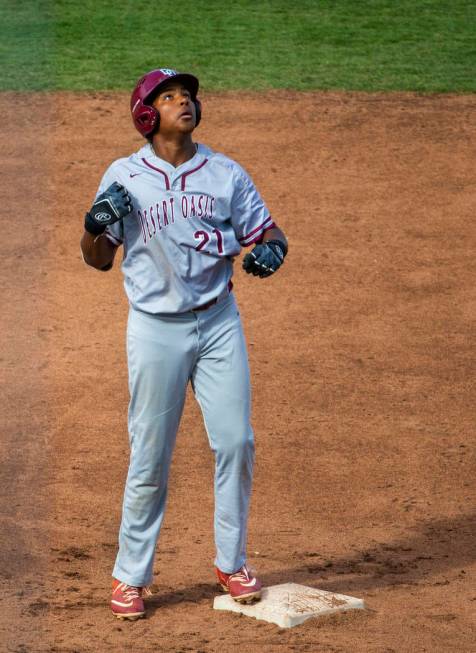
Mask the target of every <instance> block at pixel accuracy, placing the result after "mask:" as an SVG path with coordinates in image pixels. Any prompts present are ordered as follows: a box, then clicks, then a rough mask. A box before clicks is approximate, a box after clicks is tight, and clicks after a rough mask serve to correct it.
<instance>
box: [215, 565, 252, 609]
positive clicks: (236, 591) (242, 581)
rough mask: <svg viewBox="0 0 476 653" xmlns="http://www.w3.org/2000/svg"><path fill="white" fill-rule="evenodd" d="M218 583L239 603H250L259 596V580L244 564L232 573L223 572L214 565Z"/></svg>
mask: <svg viewBox="0 0 476 653" xmlns="http://www.w3.org/2000/svg"><path fill="white" fill-rule="evenodd" d="M215 570H216V574H217V578H218V582H219V584H220V585H221V586H222V588H223V589H224V590H225V592H229V593H230V596H231V598H232V599H235V601H238V602H239V603H252V601H256V600H258V599H259V598H260V597H261V582H260V581H259V580H258V579H257V578H255V577H254V576H253V574H252V573H251V572H250V570H249V569H248V568H247V566H246V565H243V567H241V569H238V570H237V571H235V572H233V573H232V574H225V573H224V572H223V571H220V570H219V569H218V567H215Z"/></svg>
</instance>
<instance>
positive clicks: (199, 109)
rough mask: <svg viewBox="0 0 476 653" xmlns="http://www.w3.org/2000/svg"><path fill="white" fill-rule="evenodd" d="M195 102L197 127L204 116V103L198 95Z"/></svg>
mask: <svg viewBox="0 0 476 653" xmlns="http://www.w3.org/2000/svg"><path fill="white" fill-rule="evenodd" d="M193 103H194V105H195V127H198V123H199V122H200V120H201V118H202V103H201V102H200V100H199V99H198V97H197V98H195V100H194V101H193Z"/></svg>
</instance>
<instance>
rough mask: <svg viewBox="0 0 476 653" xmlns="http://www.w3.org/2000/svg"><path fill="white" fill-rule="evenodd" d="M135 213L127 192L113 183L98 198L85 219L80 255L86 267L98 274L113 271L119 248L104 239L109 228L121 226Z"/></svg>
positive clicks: (119, 185)
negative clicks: (119, 224)
mask: <svg viewBox="0 0 476 653" xmlns="http://www.w3.org/2000/svg"><path fill="white" fill-rule="evenodd" d="M131 211H132V202H131V198H130V197H129V194H128V192H127V190H126V189H125V188H124V186H121V184H119V183H117V182H114V183H113V184H111V185H110V186H109V188H108V189H107V190H105V191H104V193H101V194H100V195H98V197H97V198H96V200H95V202H94V204H93V205H92V207H91V209H90V211H88V212H87V213H86V216H85V218H84V234H83V237H82V238H81V251H82V253H83V258H84V261H85V263H87V264H88V265H91V266H92V267H93V268H96V269H98V270H110V269H111V268H112V263H113V261H114V255H115V253H116V250H117V245H114V244H113V243H112V242H111V241H110V240H109V238H107V236H106V235H105V233H104V232H105V231H106V227H108V226H109V225H112V224H114V223H115V222H118V221H119V220H121V219H122V218H124V217H126V216H127V215H129V213H130V212H131Z"/></svg>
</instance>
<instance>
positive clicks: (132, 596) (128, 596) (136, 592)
mask: <svg viewBox="0 0 476 653" xmlns="http://www.w3.org/2000/svg"><path fill="white" fill-rule="evenodd" d="M143 590H145V591H146V592H147V588H143V587H133V586H132V585H127V583H121V581H120V580H116V579H115V578H114V579H113V581H112V598H111V610H112V614H113V615H114V616H115V617H117V618H118V619H130V620H131V621H135V620H136V619H140V618H141V617H144V616H145V608H144V601H143V600H142V592H143Z"/></svg>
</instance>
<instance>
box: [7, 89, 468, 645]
mask: <svg viewBox="0 0 476 653" xmlns="http://www.w3.org/2000/svg"><path fill="white" fill-rule="evenodd" d="M202 99H203V101H204V116H203V121H202V124H201V125H200V127H199V129H198V130H197V133H196V140H198V141H201V142H204V143H207V144H209V145H211V146H212V147H214V148H216V149H219V150H221V151H223V152H225V153H227V154H229V155H230V156H232V157H233V158H236V159H237V160H238V161H240V162H241V163H242V164H243V165H244V166H245V167H246V168H247V169H248V171H249V172H250V173H251V175H252V176H253V178H254V180H255V182H256V184H257V186H258V188H259V189H260V191H261V193H262V195H263V196H264V198H265V200H266V201H267V203H268V205H269V207H270V209H271V212H272V214H273V216H274V217H275V218H276V220H277V221H278V223H279V224H280V226H282V227H283V228H284V230H285V231H286V233H287V234H288V236H289V243H290V254H289V257H288V258H287V260H286V264H285V265H284V267H283V269H282V271H280V272H279V273H278V274H277V275H276V276H275V277H273V278H270V279H268V280H258V279H255V278H248V277H247V276H245V275H244V273H243V272H242V270H241V268H240V265H239V261H237V263H236V271H235V290H236V296H237V299H238V302H239V304H240V307H241V313H242V317H243V321H244V325H245V331H246V335H247V339H248V345H249V355H250V362H251V369H252V379H253V393H254V427H255V434H256V444H257V456H256V473H255V482H254V492H253V501H252V511H251V518H250V528H249V562H250V563H251V566H252V567H254V568H255V569H256V570H257V571H258V572H259V574H260V576H261V578H262V580H263V581H264V583H265V584H277V583H284V582H296V583H302V584H305V585H309V586H311V587H317V588H320V589H324V590H330V591H336V592H341V593H344V594H351V595H354V596H358V597H361V598H363V599H364V600H365V602H366V604H367V606H368V610H367V611H365V612H363V613H355V614H351V613H349V614H347V615H338V616H337V617H333V618H327V619H320V620H312V621H308V622H306V623H305V624H304V625H302V626H298V627H296V628H295V629H292V630H286V631H285V630H280V629H279V628H277V627H275V626H273V625H271V624H266V623H260V622H257V621H255V620H251V619H246V618H243V617H241V618H240V617H238V616H237V615H234V614H224V613H222V612H215V611H213V610H212V603H213V597H214V596H215V594H216V592H217V588H216V586H215V584H214V577H213V568H212V562H213V556H214V548H213V538H212V513H213V483H212V477H213V459H212V454H211V452H210V450H209V447H208V443H207V439H206V436H205V432H204V428H203V425H202V421H201V418H200V414H199V410H198V409H197V407H196V405H195V403H194V401H193V398H192V397H189V400H188V402H187V407H186V412H185V415H184V418H183V421H182V425H181V430H180V434H179V437H178V443H177V448H176V451H175V457H174V463H173V468H172V474H171V479H170V486H169V487H170V490H169V501H168V511H167V515H166V520H165V525H164V528H163V530H162V535H161V539H160V541H159V546H158V551H157V559H156V577H155V594H154V596H153V597H152V598H151V599H150V600H149V602H148V604H149V613H148V618H147V619H146V620H143V621H140V622H136V623H133V624H127V623H126V624H123V623H120V622H118V621H116V620H114V619H113V617H112V616H111V615H110V613H109V607H108V601H109V592H110V573H111V569H112V565H113V561H114V557H115V553H116V540H117V530H118V526H119V520H120V510H121V501H122V492H123V484H124V479H125V474H126V470H127V464H128V440H127V429H126V414H127V401H128V390H127V368H126V361H125V347H124V333H125V325H126V317H127V304H126V300H125V297H124V293H123V289H122V278H121V273H120V270H119V266H118V265H117V264H116V266H115V269H114V270H113V271H112V272H110V273H99V272H97V271H95V270H93V269H91V268H87V267H86V266H85V265H84V263H83V262H82V259H81V255H80V250H79V239H80V236H81V233H82V221H83V215H84V212H85V211H86V210H87V209H88V208H89V206H90V204H91V201H92V199H93V197H94V193H95V190H96V187H97V185H98V183H99V180H100V177H101V175H102V173H103V171H104V169H105V168H106V167H107V165H108V164H109V162H110V161H111V160H113V159H115V158H117V157H119V156H124V155H126V154H129V153H130V152H131V151H133V150H134V149H137V148H138V147H139V145H140V144H141V141H140V138H139V137H138V136H137V135H136V134H135V133H134V131H133V128H132V125H131V122H130V117H129V114H128V96H127V95H126V94H99V93H94V94H72V93H63V94H56V95H51V94H38V95H26V94H23V95H21V94H14V93H4V94H2V95H1V96H0V106H1V110H2V115H3V117H4V119H3V121H2V124H1V126H0V133H1V139H2V148H1V154H0V160H1V162H2V171H3V172H2V176H3V178H2V180H3V202H2V242H3V269H4V277H3V279H4V281H3V301H2V306H3V310H2V316H1V320H2V323H1V339H2V340H1V354H0V355H1V358H2V371H3V374H2V377H3V378H2V386H3V402H2V403H3V429H2V430H3V434H2V456H1V468H0V469H1V482H2V498H1V511H2V516H3V520H2V521H3V524H2V529H1V533H0V537H1V542H2V560H1V565H0V576H1V578H2V592H1V595H0V601H1V605H2V607H1V610H0V642H3V644H0V649H1V650H4V651H14V652H15V653H30V652H35V653H36V652H38V653H46V652H50V653H53V652H61V653H73V652H77V653H79V652H80V653H90V652H91V653H92V652H93V651H94V652H97V651H100V652H101V653H102V652H108V651H120V652H122V651H129V650H133V651H137V652H138V653H139V652H140V653H145V652H150V653H152V652H154V653H155V652H159V651H164V652H165V651H173V652H177V653H179V652H180V653H182V652H185V651H195V652H197V653H198V652H199V651H200V652H207V653H208V652H210V653H212V652H220V653H228V651H230V652H235V651H240V652H241V651H246V652H250V653H256V652H258V651H260V652H261V651H263V652H266V653H268V652H270V653H277V652H278V651H279V652H280V653H281V652H282V651H312V652H331V651H332V652H344V651H345V652H347V651H352V652H353V653H364V652H369V651H376V652H377V651H378V652H382V653H383V652H385V653H397V652H398V653H400V652H409V653H410V652H412V653H414V652H423V651H428V652H431V653H435V652H439V651H441V652H443V651H445V652H448V651H457V652H466V651H468V652H469V651H474V640H475V612H476V586H475V573H476V564H475V559H476V548H475V541H476V525H475V499H476V490H475V476H476V461H475V453H474V452H475V434H474V423H475V413H476V410H475V401H474V378H475V358H474V342H475V341H474V338H475V335H476V334H475V326H476V291H475V282H474V279H475V272H476V262H475V255H474V252H475V246H476V242H475V241H476V227H475V220H474V205H475V199H476V186H475V182H474V161H475V159H474V157H475V148H476V128H475V125H474V111H475V109H476V100H475V97H474V96H461V97H457V96H433V97H429V96H427V97H425V96H418V95H412V94H393V95H380V94H375V95H366V94H352V93H348V94H338V93H306V94H299V93H294V92H274V93H270V94H266V95H258V94H242V93H240V94H239V95H234V94H231V93H226V94H221V95H218V94H208V95H204V96H203V97H202Z"/></svg>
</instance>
